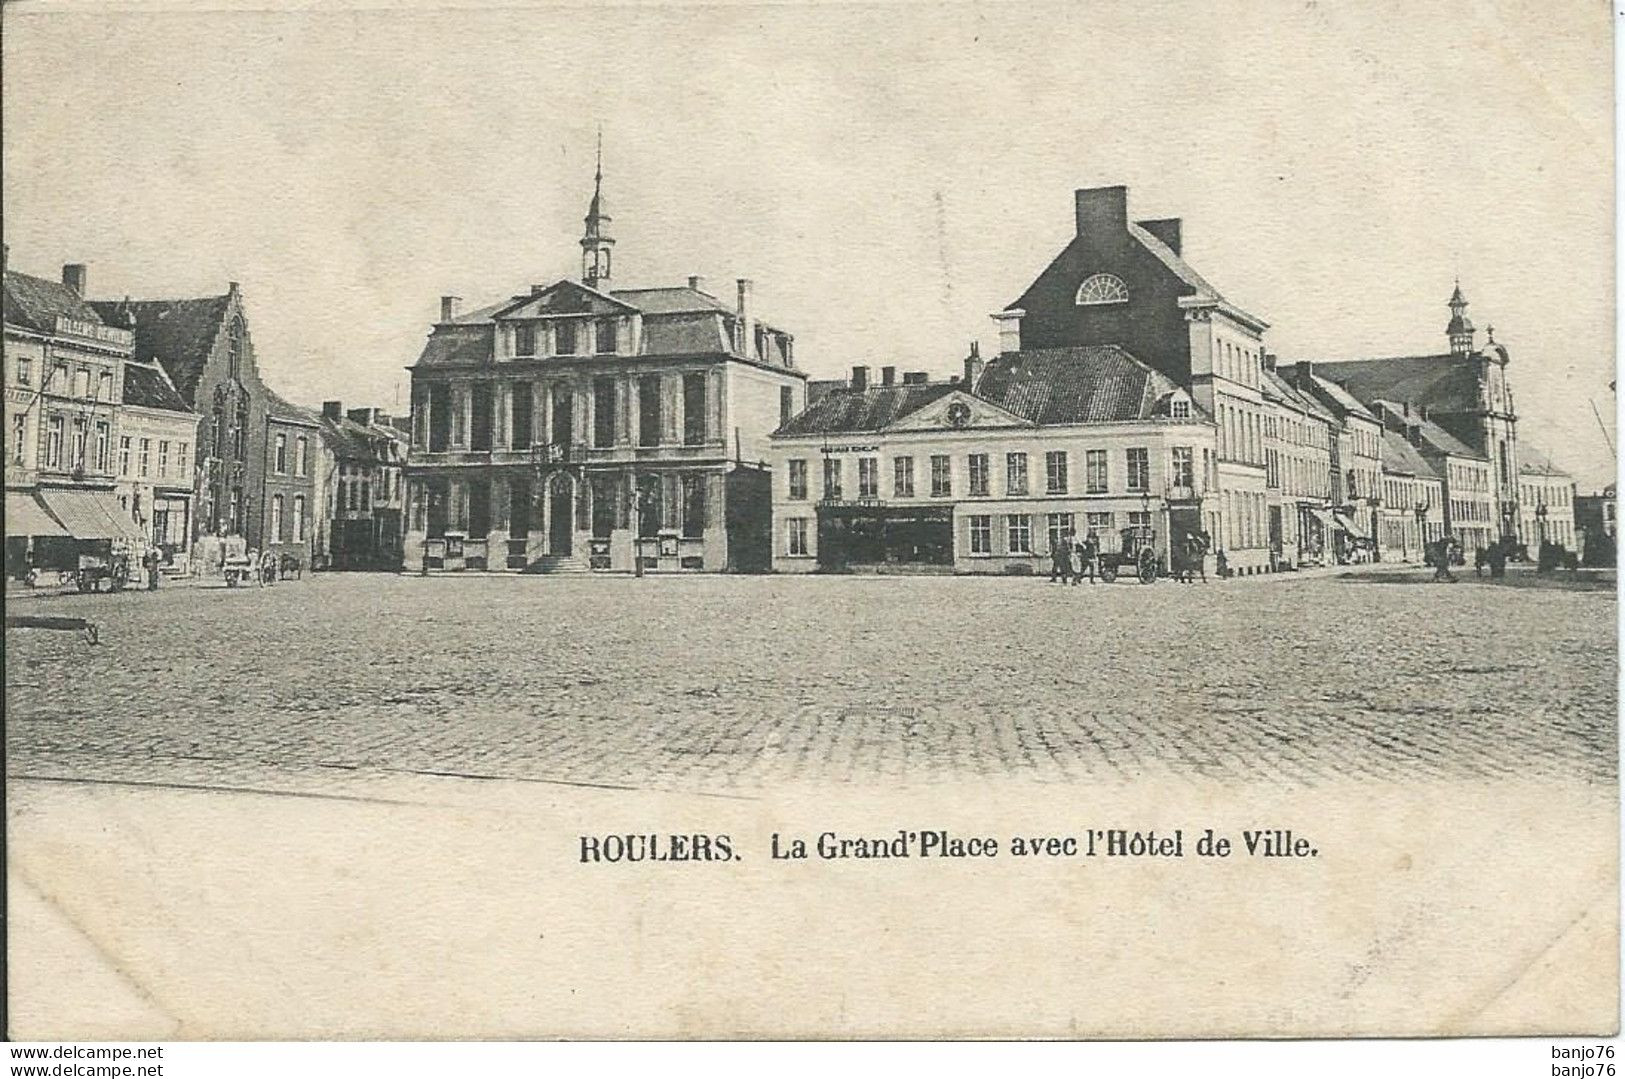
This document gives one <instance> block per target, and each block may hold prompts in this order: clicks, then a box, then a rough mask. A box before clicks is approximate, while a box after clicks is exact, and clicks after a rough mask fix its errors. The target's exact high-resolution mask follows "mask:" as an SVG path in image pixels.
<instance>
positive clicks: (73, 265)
mask: <svg viewBox="0 0 1625 1079" xmlns="http://www.w3.org/2000/svg"><path fill="white" fill-rule="evenodd" d="M89 273H90V269H89V267H87V266H86V265H85V264H84V263H82V262H70V263H68V264H67V265H66V266H64V267H62V283H63V284H64V285H67V286H68V287H69V288H71V289H73V291H75V292H77V293H78V294H79V295H80V296H81V297H82V296H84V294H85V284H86V281H87V280H88V277H89Z"/></svg>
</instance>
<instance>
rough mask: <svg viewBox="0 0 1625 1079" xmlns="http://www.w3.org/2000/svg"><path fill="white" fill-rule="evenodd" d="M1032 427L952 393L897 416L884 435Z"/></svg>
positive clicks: (960, 393) (986, 404) (988, 404)
mask: <svg viewBox="0 0 1625 1079" xmlns="http://www.w3.org/2000/svg"><path fill="white" fill-rule="evenodd" d="M1032 426H1034V425H1033V423H1032V422H1031V421H1029V420H1025V419H1022V418H1021V417H1020V416H1018V415H1016V414H1015V413H1014V412H1009V411H1006V410H1005V409H1002V408H1000V407H999V406H998V405H995V404H993V403H991V402H989V401H984V400H982V399H981V398H980V397H977V396H976V395H975V394H971V393H966V392H965V391H963V390H955V391H954V392H952V393H949V394H945V395H944V396H942V397H939V398H937V399H936V400H934V401H932V402H930V403H929V404H926V405H922V406H921V407H919V408H917V409H915V410H914V411H912V412H909V413H908V414H906V415H903V416H899V417H898V418H897V420H896V421H895V422H893V423H891V424H889V425H887V427H886V430H888V431H943V430H948V431H952V430H963V431H968V430H973V429H975V428H978V427H1032Z"/></svg>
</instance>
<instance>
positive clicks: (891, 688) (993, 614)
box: [6, 567, 1617, 795]
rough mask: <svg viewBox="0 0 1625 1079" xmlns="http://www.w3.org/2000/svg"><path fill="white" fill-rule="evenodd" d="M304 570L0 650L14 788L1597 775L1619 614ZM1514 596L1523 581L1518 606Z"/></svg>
mask: <svg viewBox="0 0 1625 1079" xmlns="http://www.w3.org/2000/svg"><path fill="white" fill-rule="evenodd" d="M1426 572H1427V571H1424V570H1419V569H1415V568H1410V567H1403V568H1395V569H1392V570H1385V571H1384V572H1383V573H1378V574H1372V573H1366V574H1354V575H1346V576H1321V577H1306V578H1304V579H1271V580H1266V581H1255V580H1249V581H1231V582H1223V583H1217V582H1216V583H1213V584H1209V585H1205V586H1204V585H1191V586H1180V585H1176V584H1173V583H1171V582H1161V583H1158V584H1157V585H1155V586H1151V587H1144V586H1140V585H1137V584H1132V583H1121V582H1120V583H1118V584H1115V585H1112V586H1094V587H1091V586H1089V585H1083V586H1080V587H1076V588H1064V587H1061V586H1054V585H1049V584H1047V583H1045V582H1044V581H1042V580H1039V579H966V578H917V577H916V578H886V577H837V578H814V579H787V578H774V577H715V576H707V577H688V578H676V579H673V578H666V579H657V578H645V579H642V580H639V579H634V578H631V577H626V578H610V579H603V578H591V579H566V578H514V577H482V576H478V575H465V576H461V577H458V578H455V579H452V578H445V577H440V578H418V577H409V576H396V575H387V574H376V575H318V576H314V577H307V578H306V579H305V580H303V581H299V582H285V583H283V584H279V585H276V586H274V587H271V588H266V589H252V590H248V589H229V590H228V589H224V588H219V587H207V586H200V587H193V588H176V589H170V590H163V591H160V592H158V593H156V594H150V593H127V594H123V595H116V596H93V597H62V598H56V599H50V600H45V601H40V602H38V603H35V604H33V605H31V606H26V607H25V605H22V604H18V605H15V607H16V609H27V610H40V611H43V610H46V609H48V610H49V611H50V613H52V614H66V615H79V616H84V617H89V618H92V619H93V620H94V621H96V622H97V623H98V626H99V628H100V632H101V643H100V644H99V645H96V646H90V645H87V644H86V643H85V642H84V641H83V640H81V639H79V638H78V637H76V636H74V635H72V634H67V633H49V632H42V631H31V630H8V632H7V635H6V636H7V649H8V652H9V653H10V655H9V657H8V663H7V664H6V670H7V680H8V684H7V701H8V705H9V707H8V712H9V723H8V725H7V727H8V745H7V748H8V752H9V757H8V770H9V772H10V774H12V775H13V776H50V777H60V778H84V779H100V780H109V781H130V782H165V783H167V782H181V783H193V784H204V785H207V784H211V783H222V784H227V785H230V784H233V783H238V784H241V783H249V782H255V781H264V780H266V779H268V778H269V779H274V778H276V777H277V776H280V775H287V774H291V773H294V772H298V773H301V774H315V775H318V776H320V775H331V776H332V778H333V782H334V783H335V784H338V783H339V782H340V781H341V780H342V779H343V778H344V777H345V776H358V775H369V774H382V775H390V774H423V775H431V776H471V777H480V778H494V779H509V780H526V781H536V782H550V783H564V784H585V785H595V786H609V787H627V788H635V789H648V790H661V791H673V792H686V793H717V794H733V795H749V794H751V793H752V792H759V791H763V790H770V789H772V788H773V787H774V786H775V785H776V784H782V783H811V784H822V783H831V782H833V783H847V782H850V783H854V784H865V785H875V786H886V785H893V786H895V785H920V784H931V783H936V782H945V781H950V780H952V781H961V780H964V779H966V778H981V779H986V780H988V781H995V780H998V779H1013V780H1020V781H1035V782H1060V783H1067V782H1087V781H1091V780H1112V781H1131V782H1132V781H1138V780H1153V781H1166V780H1175V781H1178V780H1190V781H1194V782H1208V781H1212V782H1218V783H1227V782H1230V781H1238V780H1248V781H1256V780H1262V781H1266V782H1273V783H1282V784H1288V785H1311V786H1312V785H1314V784H1316V783H1319V782H1322V781H1325V780H1327V779H1328V778H1331V777H1349V776H1368V777H1371V778H1373V779H1387V780H1395V781H1399V782H1405V781H1407V780H1409V779H1413V778H1414V779H1433V778H1439V779H1451V778H1469V777H1479V778H1496V777H1512V776H1522V777H1526V778H1527V777H1537V778H1538V777H1541V776H1549V777H1561V778H1564V779H1569V780H1580V781H1582V782H1586V783H1591V782H1597V781H1605V782H1612V781H1613V780H1614V778H1615V773H1616V770H1617V769H1616V756H1615V749H1614V746H1615V744H1616V738H1617V726H1616V720H1615V712H1616V682H1615V660H1614V657H1615V622H1616V600H1615V597H1614V594H1613V592H1612V591H1611V590H1607V589H1593V590H1585V589H1580V590H1576V589H1570V588H1564V587H1552V588H1527V587H1526V588H1519V587H1506V586H1505V585H1503V584H1500V583H1491V582H1488V581H1479V580H1475V579H1473V578H1472V577H1471V575H1470V571H1469V574H1468V576H1467V578H1466V579H1464V580H1463V581H1461V582H1460V583H1458V584H1455V585H1432V584H1428V583H1426ZM1524 579H1525V580H1526V581H1528V582H1529V583H1533V577H1532V575H1528V576H1526V577H1525V578H1524Z"/></svg>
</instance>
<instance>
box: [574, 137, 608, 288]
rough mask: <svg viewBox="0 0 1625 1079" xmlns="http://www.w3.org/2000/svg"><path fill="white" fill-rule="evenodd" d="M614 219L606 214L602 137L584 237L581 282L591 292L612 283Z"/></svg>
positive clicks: (601, 138) (582, 240) (582, 238)
mask: <svg viewBox="0 0 1625 1079" xmlns="http://www.w3.org/2000/svg"><path fill="white" fill-rule="evenodd" d="M609 222H610V217H609V215H608V214H607V213H605V212H604V135H603V133H602V132H599V135H598V170H597V172H596V173H594V174H593V181H592V204H591V205H589V206H588V207H587V217H586V223H587V231H586V233H585V235H583V236H582V237H581V279H582V280H583V281H584V282H586V283H587V285H588V286H589V287H591V288H602V287H603V285H604V284H605V283H606V282H607V281H609V263H610V249H611V248H613V247H614V246H615V241H614V240H613V239H612V238H611V237H610V235H609Z"/></svg>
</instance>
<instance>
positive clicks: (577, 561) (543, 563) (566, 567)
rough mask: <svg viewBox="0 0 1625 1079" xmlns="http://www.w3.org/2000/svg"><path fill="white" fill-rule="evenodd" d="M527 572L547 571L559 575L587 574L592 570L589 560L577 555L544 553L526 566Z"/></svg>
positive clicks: (546, 572)
mask: <svg viewBox="0 0 1625 1079" xmlns="http://www.w3.org/2000/svg"><path fill="white" fill-rule="evenodd" d="M525 572H526V573H545V574H549V575H558V576H573V575H586V574H589V573H591V572H592V567H591V566H589V565H588V564H587V560H586V559H584V558H579V557H577V556H575V555H551V554H544V555H542V556H541V557H540V558H538V559H537V560H536V561H534V562H532V563H531V564H530V565H528V566H526V567H525Z"/></svg>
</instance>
